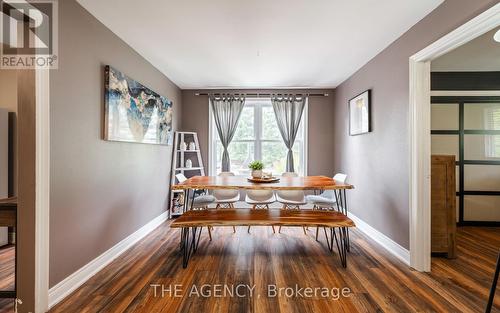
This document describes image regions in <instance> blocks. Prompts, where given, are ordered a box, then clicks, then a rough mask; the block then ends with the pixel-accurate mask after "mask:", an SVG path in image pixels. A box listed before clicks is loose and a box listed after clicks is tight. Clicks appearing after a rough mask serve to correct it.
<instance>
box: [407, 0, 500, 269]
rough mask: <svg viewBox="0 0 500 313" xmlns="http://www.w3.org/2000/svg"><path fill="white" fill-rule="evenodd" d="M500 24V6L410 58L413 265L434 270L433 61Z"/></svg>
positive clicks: (411, 264)
mask: <svg viewBox="0 0 500 313" xmlns="http://www.w3.org/2000/svg"><path fill="white" fill-rule="evenodd" d="M498 25H500V4H496V5H495V6H493V7H491V8H490V9H488V10H487V11H485V12H483V13H482V14H480V15H478V16H477V17H475V18H473V19H471V20H470V21H469V22H467V23H465V24H464V25H462V26H460V27H458V28H457V29H455V30H454V31H452V32H451V33H449V34H448V35H446V36H444V37H442V38H441V39H439V40H437V41H436V42H434V43H433V44H431V45H429V46H428V47H426V48H424V49H422V50H421V51H419V52H417V53H416V54H414V55H413V56H411V57H410V60H409V66H410V103H409V114H408V115H409V139H410V147H409V148H410V149H409V159H410V167H409V168H410V173H409V176H410V177H409V179H410V181H409V189H410V190H409V193H410V197H409V200H410V201H409V202H410V203H409V205H410V266H411V267H413V268H415V269H416V270H419V271H430V269H431V267H430V265H431V245H430V240H431V234H430V223H431V220H430V95H431V93H430V84H429V80H430V61H432V60H434V59H436V58H438V57H440V56H442V55H443V54H446V53H447V52H449V51H451V50H453V49H455V48H457V47H459V46H461V45H463V44H465V43H467V42H469V41H471V40H472V39H474V38H476V37H478V36H480V35H482V34H484V33H486V32H488V31H490V30H491V29H493V28H495V27H496V26H498Z"/></svg>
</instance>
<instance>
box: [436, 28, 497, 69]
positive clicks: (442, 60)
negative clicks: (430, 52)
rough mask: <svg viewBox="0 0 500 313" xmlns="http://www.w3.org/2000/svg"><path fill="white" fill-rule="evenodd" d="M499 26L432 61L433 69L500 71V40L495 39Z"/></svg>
mask: <svg viewBox="0 0 500 313" xmlns="http://www.w3.org/2000/svg"><path fill="white" fill-rule="evenodd" d="M498 30H500V27H497V28H495V29H493V30H491V31H489V32H487V33H485V34H484V35H482V36H479V37H477V38H476V39H474V40H471V41H469V42H468V43H466V44H464V45H463V46H460V47H458V48H456V49H455V50H453V51H451V52H448V53H447V54H445V55H443V56H441V57H439V58H437V59H436V60H434V61H432V63H431V66H432V70H433V71H436V72H446V71H451V72H455V71H465V72H469V71H500V42H496V41H495V40H494V39H493V36H494V35H495V33H496V32H497V31H498Z"/></svg>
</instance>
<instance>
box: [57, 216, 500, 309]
mask: <svg viewBox="0 0 500 313" xmlns="http://www.w3.org/2000/svg"><path fill="white" fill-rule="evenodd" d="M351 234H352V235H351V236H352V237H351V238H352V248H351V253H350V254H349V258H348V262H349V265H348V268H347V269H343V268H342V267H341V266H340V261H339V258H338V256H337V255H336V254H335V255H330V254H329V253H328V250H327V249H326V244H325V243H324V241H322V243H317V242H316V241H315V240H314V231H313V229H310V230H309V232H308V235H307V236H305V235H304V234H303V232H302V229H301V228H283V230H282V234H273V233H272V230H271V228H270V227H254V228H252V229H251V234H248V233H247V232H246V227H238V230H237V233H236V234H233V233H232V230H231V228H221V227H217V228H215V230H214V232H213V237H214V240H213V241H212V242H208V236H207V234H206V232H204V233H203V237H204V238H202V241H201V243H200V248H199V250H198V251H197V253H196V255H195V256H194V257H193V258H192V260H191V261H190V263H189V266H188V268H187V269H183V268H182V266H181V258H180V255H179V252H178V244H179V232H178V230H172V229H170V228H169V227H168V224H167V223H166V224H163V225H162V226H160V227H159V228H158V229H156V230H155V231H154V232H152V233H151V234H150V235H148V236H147V237H146V238H145V239H144V240H142V241H140V242H139V243H138V244H137V245H135V246H134V247H132V248H131V249H130V250H129V251H128V252H126V253H125V254H124V255H123V256H122V257H120V258H119V259H118V260H116V261H114V262H113V263H112V264H110V265H109V266H107V267H106V268H105V269H103V270H102V271H101V272H99V273H98V274H97V275H96V276H94V277H93V278H92V279H90V280H89V281H88V282H87V283H85V284H84V285H83V286H82V287H81V288H79V289H78V290H76V291H75V292H74V293H73V294H72V295H70V296H69V297H68V298H66V299H65V300H64V301H63V302H61V303H59V304H58V305H57V306H56V307H54V308H53V309H52V310H51V312H196V311H198V312H301V313H302V312H377V311H378V312H381V311H383V312H484V308H485V304H486V299H487V295H488V291H489V286H490V282H491V279H492V276H493V269H494V264H495V259H496V255H497V253H498V250H499V247H500V230H499V229H495V228H472V227H463V228H459V230H458V258H457V259H455V260H447V259H441V258H433V261H432V273H419V272H415V271H412V270H410V269H409V268H408V267H407V266H406V265H404V264H403V263H401V262H400V261H399V260H397V259H396V258H394V257H393V256H392V255H390V254H389V253H388V252H386V251H385V250H384V249H383V248H382V247H380V246H379V245H378V244H376V243H375V242H373V241H372V240H371V239H369V238H367V237H366V236H365V235H364V234H362V233H361V232H359V231H356V230H354V231H352V232H351ZM151 284H157V285H163V286H164V287H165V288H168V286H171V287H172V294H171V295H168V293H167V294H165V295H164V297H161V290H160V289H157V292H158V293H157V296H156V297H155V295H154V291H155V290H154V287H152V286H151ZM204 284H209V285H213V284H227V285H237V284H246V285H250V286H255V289H254V292H253V293H252V294H250V292H249V291H248V290H247V292H246V293H243V292H242V290H240V291H241V292H240V295H244V296H243V297H236V296H235V297H230V296H222V297H203V296H202V295H201V288H202V286H203V285H204ZM174 285H180V286H179V289H182V291H181V293H183V295H184V296H182V297H174V294H173V291H174ZM193 285H194V286H196V287H198V289H193V288H194V287H193ZM273 285H276V286H277V287H292V288H295V286H296V285H297V286H298V287H299V288H300V287H302V288H306V287H312V288H316V287H326V288H329V289H332V288H339V289H340V290H341V289H342V288H349V290H350V291H351V293H350V294H349V296H348V297H340V298H339V299H338V300H335V293H332V292H330V293H329V294H328V296H326V294H321V293H319V294H316V296H312V297H310V298H309V297H307V296H304V297H301V296H300V295H296V296H291V297H289V295H291V293H288V295H287V294H285V291H283V293H282V295H281V296H276V297H268V296H267V291H268V288H271V289H270V290H271V291H272V290H274V289H273V288H274V287H273ZM268 286H271V287H268ZM157 288H159V287H157ZM499 289H500V288H499ZM196 291H197V292H198V293H197V292H196ZM204 291H206V290H204ZM213 291H214V290H213V289H212V292H213ZM289 291H290V290H289ZM289 291H287V292H289ZM190 294H191V296H189V295H190ZM198 294H200V295H199V296H198ZM250 295H252V296H250ZM324 296H326V297H324ZM493 312H500V296H498V297H497V298H496V300H495V308H494V310H493Z"/></svg>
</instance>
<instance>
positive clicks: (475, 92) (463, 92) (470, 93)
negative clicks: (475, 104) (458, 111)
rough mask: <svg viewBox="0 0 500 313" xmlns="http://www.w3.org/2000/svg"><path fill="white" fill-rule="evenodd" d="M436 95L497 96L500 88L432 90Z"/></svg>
mask: <svg viewBox="0 0 500 313" xmlns="http://www.w3.org/2000/svg"><path fill="white" fill-rule="evenodd" d="M431 96H434V97H449V96H451V97H453V96H460V97H495V96H500V90H434V91H431Z"/></svg>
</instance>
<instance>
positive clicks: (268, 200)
mask: <svg viewBox="0 0 500 313" xmlns="http://www.w3.org/2000/svg"><path fill="white" fill-rule="evenodd" d="M245 202H246V203H248V204H250V205H251V206H252V209H265V210H269V205H270V204H272V203H274V202H276V197H275V196H274V192H273V191H272V190H265V189H256V190H253V189H250V190H247V191H246V197H245ZM271 227H272V228H273V233H275V232H276V231H275V230H274V226H271ZM248 232H250V226H248Z"/></svg>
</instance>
